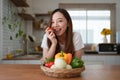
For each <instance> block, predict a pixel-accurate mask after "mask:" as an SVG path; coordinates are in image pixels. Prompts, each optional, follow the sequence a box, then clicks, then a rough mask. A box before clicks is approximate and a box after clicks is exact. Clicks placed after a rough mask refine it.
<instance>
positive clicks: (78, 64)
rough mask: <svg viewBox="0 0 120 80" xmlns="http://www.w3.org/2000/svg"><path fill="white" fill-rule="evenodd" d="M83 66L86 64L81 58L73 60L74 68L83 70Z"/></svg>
mask: <svg viewBox="0 0 120 80" xmlns="http://www.w3.org/2000/svg"><path fill="white" fill-rule="evenodd" d="M83 65H84V62H83V61H82V60H81V59H80V58H73V59H72V61H71V66H72V68H81V67H83Z"/></svg>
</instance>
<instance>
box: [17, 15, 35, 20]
mask: <svg viewBox="0 0 120 80" xmlns="http://www.w3.org/2000/svg"><path fill="white" fill-rule="evenodd" d="M18 15H19V16H20V17H21V18H23V19H24V20H34V19H35V18H34V17H33V16H32V15H31V14H26V13H18Z"/></svg>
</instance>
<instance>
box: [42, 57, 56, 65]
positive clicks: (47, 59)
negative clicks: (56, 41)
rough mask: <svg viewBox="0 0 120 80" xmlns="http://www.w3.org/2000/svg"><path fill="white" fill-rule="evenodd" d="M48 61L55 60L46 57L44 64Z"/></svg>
mask: <svg viewBox="0 0 120 80" xmlns="http://www.w3.org/2000/svg"><path fill="white" fill-rule="evenodd" d="M47 62H54V58H45V61H44V64H45V63H47Z"/></svg>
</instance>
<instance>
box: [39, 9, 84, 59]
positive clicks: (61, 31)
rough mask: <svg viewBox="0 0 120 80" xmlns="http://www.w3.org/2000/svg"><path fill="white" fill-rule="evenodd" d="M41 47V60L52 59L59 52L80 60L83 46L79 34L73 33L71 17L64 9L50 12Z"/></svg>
mask: <svg viewBox="0 0 120 80" xmlns="http://www.w3.org/2000/svg"><path fill="white" fill-rule="evenodd" d="M41 47H42V48H43V57H42V58H41V60H44V59H45V58H50V57H54V56H55V54H56V53H58V52H60V51H63V52H65V53H71V54H72V55H73V56H74V57H78V58H81V56H82V48H83V47H84V45H83V42H82V39H81V36H80V34H79V33H77V32H73V25H72V20H71V17H70V15H69V13H68V12H67V11H66V10H65V9H61V8H58V9H56V10H54V11H53V12H52V14H51V17H50V22H49V26H48V28H47V29H46V30H45V35H44V37H43V40H42V44H41Z"/></svg>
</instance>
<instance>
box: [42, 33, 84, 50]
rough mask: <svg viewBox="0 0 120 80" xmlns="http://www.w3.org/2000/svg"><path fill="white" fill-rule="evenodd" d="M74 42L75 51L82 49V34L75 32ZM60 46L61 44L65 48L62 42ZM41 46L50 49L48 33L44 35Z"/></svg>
mask: <svg viewBox="0 0 120 80" xmlns="http://www.w3.org/2000/svg"><path fill="white" fill-rule="evenodd" d="M73 44H74V47H75V51H77V50H79V49H82V48H83V47H84V44H83V41H82V38H81V35H80V34H79V33H77V32H74V35H73ZM60 46H61V48H62V50H63V49H64V46H63V45H61V44H60ZM41 47H42V48H46V49H48V46H47V36H46V34H45V35H44V36H43V40H42V44H41Z"/></svg>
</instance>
